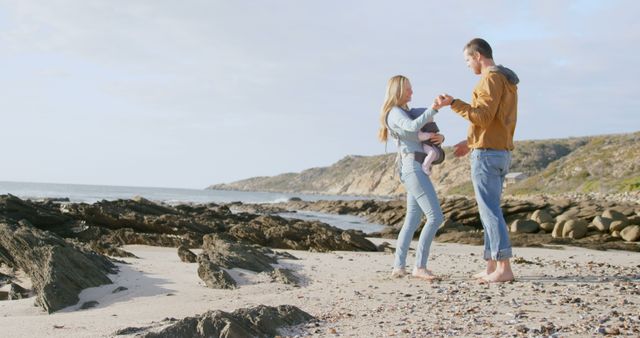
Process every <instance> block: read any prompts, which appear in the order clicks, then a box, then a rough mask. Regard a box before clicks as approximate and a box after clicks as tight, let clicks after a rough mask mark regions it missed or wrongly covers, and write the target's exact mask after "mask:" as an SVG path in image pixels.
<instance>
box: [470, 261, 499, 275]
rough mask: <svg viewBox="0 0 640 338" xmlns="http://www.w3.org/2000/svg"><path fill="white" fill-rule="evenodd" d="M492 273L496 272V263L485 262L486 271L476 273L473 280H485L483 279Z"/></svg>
mask: <svg viewBox="0 0 640 338" xmlns="http://www.w3.org/2000/svg"><path fill="white" fill-rule="evenodd" d="M494 271H496V261H494V260H488V261H487V269H485V270H482V271H480V272H478V273H476V274H475V275H473V278H475V279H479V278H485V277H487V276H489V275H490V274H492V273H493V272H494Z"/></svg>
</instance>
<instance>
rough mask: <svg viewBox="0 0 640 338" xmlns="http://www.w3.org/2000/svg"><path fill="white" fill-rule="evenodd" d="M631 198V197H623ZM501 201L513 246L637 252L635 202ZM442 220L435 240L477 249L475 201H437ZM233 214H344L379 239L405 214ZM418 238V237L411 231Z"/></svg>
mask: <svg viewBox="0 0 640 338" xmlns="http://www.w3.org/2000/svg"><path fill="white" fill-rule="evenodd" d="M627 196H635V195H627ZM570 197H572V196H570V195H561V196H555V195H554V196H549V195H537V196H531V197H529V198H526V199H525V198H524V197H522V196H520V197H518V198H506V199H504V201H503V203H502V210H503V212H504V215H505V219H506V221H507V224H508V226H509V228H510V231H511V238H512V241H513V244H514V246H539V245H545V244H551V245H553V244H556V245H557V244H564V245H575V246H584V247H589V248H593V249H618V250H631V251H640V245H639V243H638V241H639V240H640V203H637V202H635V200H634V199H628V200H624V199H620V198H615V199H613V198H607V197H606V196H598V195H576V196H574V197H573V198H570ZM440 204H441V206H442V210H443V213H444V215H445V221H444V223H443V224H442V225H441V227H440V230H439V231H438V234H437V238H436V240H438V241H443V242H457V243H467V244H481V243H482V241H483V239H482V234H481V230H482V224H481V223H480V216H479V213H478V208H477V205H476V203H475V200H474V199H472V198H468V197H464V196H453V197H447V198H442V199H441V200H440ZM229 207H230V208H231V209H232V210H235V211H247V212H254V213H261V214H277V213H280V212H295V211H315V212H323V213H331V214H348V215H355V216H360V217H363V218H365V219H366V220H367V221H369V222H371V223H377V224H383V225H389V227H388V228H387V229H385V230H383V231H382V232H380V233H378V234H374V235H371V236H380V237H383V238H390V239H392V238H396V237H397V233H398V232H399V228H400V227H401V226H402V222H403V221H404V214H405V202H404V201H403V200H391V201H380V200H360V201H316V202H307V201H301V200H296V199H294V200H291V201H288V202H284V203H276V204H248V205H245V204H242V203H235V204H232V205H230V206H229ZM416 235H418V232H416Z"/></svg>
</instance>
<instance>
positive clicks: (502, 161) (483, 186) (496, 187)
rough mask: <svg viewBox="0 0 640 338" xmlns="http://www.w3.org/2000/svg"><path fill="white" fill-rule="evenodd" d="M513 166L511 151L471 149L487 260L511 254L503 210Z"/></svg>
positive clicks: (473, 177)
mask: <svg viewBox="0 0 640 338" xmlns="http://www.w3.org/2000/svg"><path fill="white" fill-rule="evenodd" d="M510 165H511V153H510V152H509V151H506V150H493V149H474V150H473V151H472V152H471V181H472V182H473V190H474V191H475V193H476V201H477V203H478V211H479V213H480V221H481V222H482V226H483V227H484V259H485V260H503V259H508V258H510V257H511V256H512V253H511V242H510V241H509V232H508V229H507V222H505V220H504V216H503V215H502V209H500V199H501V197H502V185H503V184H504V178H505V176H506V175H507V173H508V172H509V166H510Z"/></svg>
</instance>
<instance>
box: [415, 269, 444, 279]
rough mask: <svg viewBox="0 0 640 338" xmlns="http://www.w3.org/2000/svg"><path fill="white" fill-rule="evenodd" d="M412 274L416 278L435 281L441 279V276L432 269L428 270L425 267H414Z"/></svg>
mask: <svg viewBox="0 0 640 338" xmlns="http://www.w3.org/2000/svg"><path fill="white" fill-rule="evenodd" d="M411 276H413V277H415V278H420V279H423V280H426V281H434V280H439V279H440V278H439V277H438V276H436V275H434V274H433V272H431V270H427V269H425V268H413V272H411Z"/></svg>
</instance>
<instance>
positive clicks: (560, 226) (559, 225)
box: [551, 220, 567, 238]
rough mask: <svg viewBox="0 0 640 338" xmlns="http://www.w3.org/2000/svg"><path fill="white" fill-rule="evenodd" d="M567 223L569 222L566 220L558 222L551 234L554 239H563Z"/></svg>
mask: <svg viewBox="0 0 640 338" xmlns="http://www.w3.org/2000/svg"><path fill="white" fill-rule="evenodd" d="M566 222H567V221H565V220H559V221H557V222H556V225H554V226H553V231H552V232H551V236H552V237H553V238H562V230H563V228H564V224H565V223H566Z"/></svg>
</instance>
